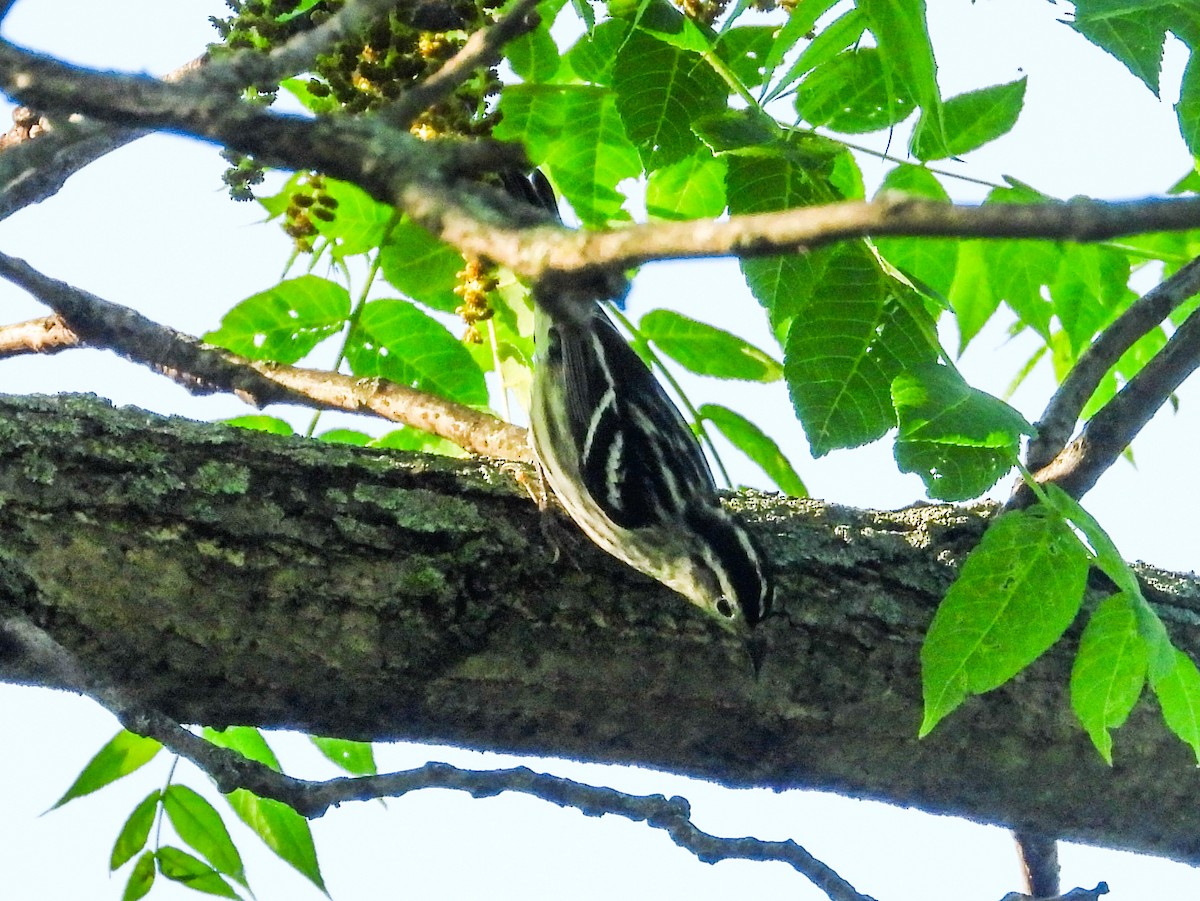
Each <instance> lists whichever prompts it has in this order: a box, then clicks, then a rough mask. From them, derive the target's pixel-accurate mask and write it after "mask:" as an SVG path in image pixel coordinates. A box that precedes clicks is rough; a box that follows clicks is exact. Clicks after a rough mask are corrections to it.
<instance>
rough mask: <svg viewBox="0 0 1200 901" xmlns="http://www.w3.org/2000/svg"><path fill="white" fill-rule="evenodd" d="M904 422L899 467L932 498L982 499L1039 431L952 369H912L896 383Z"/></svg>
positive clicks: (899, 440)
mask: <svg viewBox="0 0 1200 901" xmlns="http://www.w3.org/2000/svg"><path fill="white" fill-rule="evenodd" d="M892 401H893V403H894V404H895V406H896V413H897V414H898V416H899V420H900V434H899V436H898V437H897V439H896V463H897V465H898V466H899V468H900V471H901V472H915V473H917V474H918V475H919V476H920V477H921V480H922V481H923V482H924V483H925V489H926V490H927V491H928V492H929V495H930V497H934V498H937V499H939V500H955V501H960V500H967V499H969V498H973V497H978V496H979V495H981V494H983V492H985V491H987V489H989V488H991V487H992V486H993V485H994V484H996V482H997V480H999V479H1000V477H1001V476H1003V475H1004V474H1005V473H1007V472H1009V471H1010V470H1011V469H1012V468H1013V466H1014V465H1015V464H1016V461H1017V452H1018V451H1019V450H1020V446H1021V436H1022V435H1032V434H1033V433H1034V428H1033V426H1031V425H1030V424H1029V423H1028V422H1027V421H1026V420H1025V417H1023V416H1022V415H1021V414H1020V413H1018V412H1017V411H1016V410H1014V409H1013V408H1012V407H1010V406H1009V405H1008V404H1006V403H1004V402H1003V401H1002V400H999V399H997V398H995V397H992V396H991V395H990V394H985V393H984V392H982V391H978V390H976V389H974V388H972V387H971V386H970V385H968V384H967V383H966V382H965V381H963V379H962V376H960V375H959V374H958V373H957V372H956V371H955V370H953V369H951V368H950V367H949V366H939V365H935V364H931V365H927V366H920V367H913V368H911V369H909V370H908V371H906V372H903V373H901V374H900V375H898V376H896V379H895V381H893V382H892Z"/></svg>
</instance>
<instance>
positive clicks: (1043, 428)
mask: <svg viewBox="0 0 1200 901" xmlns="http://www.w3.org/2000/svg"><path fill="white" fill-rule="evenodd" d="M1197 292H1200V259H1195V260H1192V261H1191V262H1190V263H1188V264H1187V265H1186V266H1184V267H1182V268H1181V269H1180V270H1179V271H1178V272H1176V273H1175V274H1174V275H1172V276H1171V277H1170V278H1168V279H1167V280H1166V281H1164V282H1163V283H1162V284H1160V285H1157V286H1156V287H1154V288H1152V289H1151V290H1150V291H1147V292H1146V294H1145V295H1144V296H1142V297H1141V298H1139V299H1138V300H1137V301H1135V302H1134V303H1133V304H1131V305H1130V306H1129V308H1128V309H1127V310H1126V311H1125V312H1124V313H1122V314H1121V315H1120V316H1118V317H1117V318H1116V319H1115V320H1114V321H1113V322H1112V323H1111V324H1110V325H1109V326H1107V327H1106V328H1105V329H1104V330H1103V331H1102V332H1101V333H1100V334H1099V335H1098V336H1097V337H1096V340H1095V341H1093V342H1092V345H1091V346H1090V347H1089V348H1088V349H1087V350H1085V351H1084V352H1083V353H1082V354H1081V355H1080V357H1079V360H1078V362H1077V363H1076V364H1075V367H1074V368H1073V369H1072V370H1071V371H1070V372H1069V373H1068V374H1067V377H1066V378H1065V379H1063V382H1062V384H1061V385H1060V386H1059V388H1058V390H1057V391H1056V392H1055V393H1054V397H1052V398H1051V399H1050V403H1049V404H1047V406H1046V411H1045V413H1043V414H1042V418H1041V419H1040V420H1038V424H1037V429H1038V436H1037V438H1035V439H1034V440H1033V441H1031V442H1030V444H1029V450H1028V452H1027V454H1026V465H1027V466H1028V467H1029V468H1030V469H1031V470H1033V471H1034V472H1037V471H1038V470H1039V469H1041V468H1043V467H1044V466H1047V465H1049V463H1050V462H1051V461H1052V460H1053V459H1054V458H1055V457H1056V456H1057V455H1058V454H1059V452H1060V451H1062V450H1063V448H1064V447H1065V446H1066V444H1067V441H1068V439H1069V438H1070V437H1071V433H1072V432H1073V431H1074V430H1075V423H1076V422H1078V421H1079V416H1080V414H1081V413H1082V412H1083V408H1084V405H1085V404H1086V403H1087V402H1088V400H1089V399H1090V398H1091V396H1092V394H1093V393H1095V391H1096V388H1097V386H1098V385H1099V384H1100V381H1101V379H1103V378H1104V375H1105V373H1107V372H1108V371H1109V370H1110V369H1111V368H1112V367H1113V366H1115V365H1116V363H1117V361H1118V360H1119V359H1120V358H1121V356H1122V354H1124V353H1125V352H1126V351H1127V350H1129V348H1131V347H1132V346H1133V345H1134V344H1135V343H1136V342H1137V341H1138V340H1139V339H1140V338H1142V336H1144V335H1145V334H1147V333H1148V332H1150V331H1151V330H1152V329H1154V328H1157V327H1158V326H1159V325H1160V324H1161V323H1162V321H1163V320H1164V319H1165V318H1166V317H1167V316H1168V315H1170V313H1171V311H1172V310H1174V309H1176V308H1177V307H1179V306H1180V305H1182V304H1183V303H1184V302H1185V301H1187V300H1188V299H1189V298H1191V297H1193V296H1195V295H1196V293H1197Z"/></svg>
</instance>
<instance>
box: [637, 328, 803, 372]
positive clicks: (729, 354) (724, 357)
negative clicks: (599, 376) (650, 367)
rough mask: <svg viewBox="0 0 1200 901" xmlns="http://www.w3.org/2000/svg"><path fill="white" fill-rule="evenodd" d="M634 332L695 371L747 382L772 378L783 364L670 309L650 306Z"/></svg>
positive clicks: (722, 331)
mask: <svg viewBox="0 0 1200 901" xmlns="http://www.w3.org/2000/svg"><path fill="white" fill-rule="evenodd" d="M638 332H640V333H641V335H642V337H643V338H646V339H647V340H649V341H653V342H654V344H655V345H656V346H657V347H658V349H659V350H660V351H662V352H663V353H664V354H666V355H667V356H668V357H670V358H671V359H672V360H674V361H675V362H676V363H678V364H679V365H681V366H683V367H684V368H686V369H689V370H691V371H692V372H695V373H697V374H698V375H711V376H714V377H715V378H720V379H740V380H743V381H751V382H774V381H778V380H779V379H780V378H782V377H783V366H782V365H781V364H780V363H779V362H777V361H776V360H775V359H774V358H773V357H772V356H771V355H770V354H768V353H767V352H766V351H763V350H759V349H758V348H757V347H755V346H754V345H753V344H750V343H749V342H748V341H744V340H743V339H741V338H739V337H738V336H737V335H733V334H730V333H729V332H727V331H725V330H724V329H719V328H716V327H715V326H712V325H709V324H708V323H706V322H699V321H697V320H695V319H691V318H690V317H688V316H684V315H683V314H682V313H676V312H675V311H674V310H651V311H650V312H649V313H647V314H646V315H645V316H643V317H642V321H641V322H640V323H638Z"/></svg>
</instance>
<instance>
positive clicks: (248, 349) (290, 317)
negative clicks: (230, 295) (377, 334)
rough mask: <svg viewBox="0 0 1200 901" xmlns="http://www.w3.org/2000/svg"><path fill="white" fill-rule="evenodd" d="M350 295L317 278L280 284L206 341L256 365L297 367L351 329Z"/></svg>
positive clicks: (239, 309)
mask: <svg viewBox="0 0 1200 901" xmlns="http://www.w3.org/2000/svg"><path fill="white" fill-rule="evenodd" d="M349 315H350V295H349V293H347V291H346V289H345V288H343V287H342V286H341V285H338V284H335V283H334V282H331V281H329V280H327V279H323V278H319V277H317V276H315V275H302V276H300V277H299V278H293V279H288V280H287V281H283V282H280V283H279V284H278V285H275V286H274V287H273V288H268V289H267V290H266V291H263V292H262V293H260V294H255V295H253V296H251V297H247V298H246V299H245V300H243V301H242V302H241V303H239V304H237V305H236V306H235V307H234V308H233V309H232V310H230V311H229V312H228V313H226V314H225V316H224V318H223V319H222V320H221V327H220V328H219V329H217V330H216V331H213V332H209V333H208V334H206V335H205V336H204V340H205V341H207V342H209V343H210V344H217V345H219V346H221V347H224V348H226V349H228V350H231V351H233V352H234V353H235V354H241V355H242V356H243V357H249V358H250V359H252V360H273V361H275V362H277V363H295V362H296V361H297V360H299V359H301V358H302V357H304V356H305V355H307V354H308V352H309V351H311V350H312V349H313V348H314V347H316V346H317V345H318V344H319V343H321V342H322V341H324V340H325V339H326V338H328V337H329V336H331V335H335V334H337V332H338V331H339V330H340V329H341V328H342V326H344V325H345V324H346V319H347V317H349Z"/></svg>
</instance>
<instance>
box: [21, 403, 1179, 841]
mask: <svg viewBox="0 0 1200 901" xmlns="http://www.w3.org/2000/svg"><path fill="white" fill-rule="evenodd" d="M0 457H3V459H4V460H5V467H4V469H3V473H2V478H0V497H2V498H3V500H4V503H3V504H0V616H9V615H23V616H24V617H26V618H27V619H28V620H29V621H31V622H33V623H35V624H37V625H38V626H39V627H41V628H43V629H45V630H46V631H48V632H49V633H50V634H51V635H52V636H53V637H54V639H55V641H57V642H58V643H59V644H61V645H63V646H64V647H66V648H68V649H69V650H70V651H71V653H73V654H75V655H76V656H77V657H78V658H79V659H80V660H81V661H82V665H83V666H85V667H86V668H87V670H88V672H91V673H95V674H97V677H98V678H103V679H105V680H107V681H108V682H109V683H110V684H113V685H117V686H122V687H124V688H125V689H126V690H128V691H130V692H131V693H132V694H133V695H134V696H135V697H136V698H137V699H138V700H139V701H140V702H142V703H144V704H146V705H148V706H150V707H151V708H153V709H156V710H161V711H162V712H163V713H164V714H165V715H167V716H169V717H171V718H172V719H173V720H175V721H176V722H187V723H197V722H200V723H208V724H210V725H213V726H218V727H219V726H223V725H229V724H233V723H241V724H252V725H258V726H263V727H266V728H294V729H301V730H303V731H308V732H313V733H316V734H320V735H335V736H343V737H346V738H359V739H368V738H369V739H380V740H384V739H392V738H404V739H407V740H415V741H434V742H442V743H453V744H465V745H469V746H472V747H477V748H491V749H495V750H502V751H508V752H521V753H529V754H535V755H543V756H567V757H577V758H581V759H589V760H599V761H605V762H610V763H638V764H641V765H643V766H651V767H659V768H663V769H669V770H672V771H674V772H680V773H685V774H690V775H696V776H700V777H703V778H708V779H715V780H718V781H721V782H724V783H726V784H732V785H755V786H760V787H773V788H778V789H783V788H798V787H809V788H822V789H826V790H832V791H838V792H840V793H843V794H848V795H852V796H858V797H871V798H876V799H882V800H891V801H893V802H896V803H901V804H905V805H909V806H919V807H921V808H923V809H926V810H931V811H935V812H941V813H954V814H958V815H962V816H968V817H970V818H973V819H977V820H985V821H989V822H994V823H999V824H1003V825H1008V826H1015V825H1020V826H1022V827H1023V828H1026V829H1031V830H1036V831H1043V832H1055V833H1057V834H1060V835H1061V836H1062V837H1063V838H1064V839H1066V840H1074V841H1089V842H1093V843H1100V844H1109V845H1116V846H1119V847H1126V848H1131V849H1136V850H1141V851H1145V852H1150V853H1159V854H1165V855H1167V856H1171V857H1175V858H1177V859H1183V860H1189V861H1197V860H1200V807H1197V805H1195V804H1194V803H1192V802H1194V799H1195V796H1196V793H1197V792H1200V774H1198V773H1197V772H1196V770H1195V768H1194V767H1193V766H1192V764H1193V763H1194V760H1193V759H1192V757H1191V754H1190V753H1189V751H1188V749H1187V748H1186V746H1184V745H1183V744H1182V743H1181V742H1179V741H1178V740H1177V739H1176V738H1175V737H1174V736H1172V735H1171V734H1169V732H1168V731H1167V730H1166V729H1165V728H1164V727H1163V725H1162V722H1161V716H1160V715H1159V713H1158V711H1157V710H1156V709H1154V707H1153V704H1152V702H1147V703H1146V704H1143V705H1141V706H1139V708H1138V709H1137V710H1135V711H1134V714H1133V715H1132V716H1131V718H1130V721H1129V722H1128V723H1127V724H1126V725H1125V726H1123V727H1122V729H1121V731H1120V733H1119V734H1118V735H1117V748H1116V755H1115V756H1116V761H1117V762H1116V766H1115V767H1112V768H1110V767H1108V766H1107V765H1105V763H1104V762H1103V761H1102V760H1101V759H1100V757H1099V755H1098V754H1097V753H1096V752H1095V750H1094V749H1093V748H1092V747H1091V745H1090V742H1089V740H1088V738H1087V736H1086V734H1085V733H1084V732H1083V730H1082V729H1081V728H1080V727H1079V726H1078V724H1077V723H1076V722H1075V720H1074V717H1073V715H1072V713H1071V707H1070V703H1069V701H1068V700H1067V697H1066V687H1067V685H1068V682H1069V674H1070V670H1071V661H1072V658H1073V656H1074V647H1073V642H1074V640H1075V639H1074V637H1072V636H1068V638H1067V640H1066V641H1065V642H1064V643H1063V646H1062V647H1060V648H1057V649H1055V650H1053V651H1052V652H1051V653H1050V654H1049V655H1047V656H1046V657H1045V658H1043V659H1042V660H1040V661H1039V662H1038V663H1037V664H1035V665H1034V666H1033V667H1032V668H1030V669H1029V670H1027V671H1025V672H1024V673H1022V675H1021V677H1020V681H1019V684H1016V685H1012V686H1007V687H1005V688H1002V689H998V690H997V691H995V692H992V693H989V694H988V695H987V696H985V697H983V698H976V699H972V700H971V701H969V702H968V703H967V704H966V705H964V708H963V709H962V710H960V711H957V712H956V713H955V714H954V715H953V716H952V717H949V718H948V719H947V720H946V721H945V722H944V723H942V724H941V725H940V726H939V727H938V729H937V730H936V731H935V732H934V734H933V735H931V736H929V737H927V738H925V739H923V740H919V741H918V740H917V738H916V732H917V725H918V724H919V723H920V719H921V689H920V684H921V683H920V677H919V671H918V660H919V653H920V647H921V642H922V639H923V636H924V634H925V631H926V629H927V627H928V624H929V619H930V617H931V616H932V613H933V611H934V609H935V608H936V606H937V603H938V601H939V600H940V598H941V597H942V596H943V594H944V592H945V590H946V587H947V585H948V584H949V582H950V580H951V578H952V577H953V574H954V562H955V561H958V560H961V559H962V558H963V556H964V555H965V554H966V553H967V552H968V551H969V550H970V549H971V548H972V547H974V546H975V544H976V543H977V541H978V539H979V536H980V534H981V533H982V531H983V528H984V526H985V524H986V522H987V520H988V516H987V513H988V511H987V510H986V509H983V510H962V509H956V508H952V507H932V506H922V507H918V508H914V509H912V510H905V511H897V512H894V513H872V512H862V511H851V510H846V509H843V508H838V507H834V506H831V505H825V504H820V503H817V502H813V501H802V500H794V499H780V498H765V497H758V496H754V495H750V496H741V497H739V498H738V499H737V502H736V504H737V509H739V510H741V511H742V512H743V514H744V513H745V512H749V513H750V516H749V520H750V522H749V525H750V527H751V528H752V530H753V531H754V532H755V534H756V535H757V536H758V538H759V539H760V540H761V541H762V542H763V544H764V545H765V546H766V550H767V552H768V553H769V555H770V558H771V559H772V561H774V564H775V567H776V569H777V583H778V586H779V590H778V594H777V598H778V604H779V607H780V613H779V615H778V616H777V617H773V618H771V619H769V620H768V621H767V622H765V623H764V624H763V625H762V626H761V627H760V630H759V632H760V635H761V640H762V642H763V653H762V666H761V668H760V670H759V672H758V673H757V675H756V674H755V673H754V671H753V669H752V668H751V666H750V665H749V662H748V659H747V657H748V655H747V653H746V649H745V647H744V646H743V645H742V643H741V642H740V641H738V640H737V639H736V638H735V637H733V636H729V635H726V634H725V633H724V632H723V630H722V629H721V628H720V626H719V625H718V624H716V623H714V622H712V621H711V620H709V619H708V618H707V617H705V616H704V615H703V614H702V613H701V612H699V611H698V610H696V609H694V608H693V607H692V606H691V605H689V604H687V603H684V602H683V601H681V600H680V599H679V598H678V597H677V596H675V595H673V594H672V593H671V592H670V591H667V590H666V589H664V588H662V587H661V586H659V585H658V584H657V583H656V582H653V581H652V580H650V579H647V578H645V577H642V576H640V575H639V574H637V573H634V572H632V571H630V570H628V569H626V568H624V567H622V566H621V565H620V564H619V563H617V562H616V561H614V560H612V559H611V558H609V557H608V556H607V555H605V554H603V553H602V552H601V551H599V550H598V549H597V548H595V547H594V546H592V545H591V544H590V542H587V541H585V540H582V539H577V538H576V536H575V535H574V533H573V532H571V531H565V530H564V531H562V532H561V535H560V536H559V540H558V541H557V542H556V543H557V544H559V545H560V547H562V549H563V552H562V553H560V554H559V555H557V556H556V555H555V554H554V553H553V552H552V549H551V547H550V546H548V543H547V541H546V538H545V535H544V528H545V526H546V525H547V521H546V519H545V518H544V517H545V514H539V513H538V511H537V510H536V508H535V505H534V504H532V503H531V502H530V501H529V499H528V497H527V495H526V494H525V492H524V491H523V489H521V488H520V487H518V486H517V485H516V484H515V483H514V482H513V479H512V478H511V476H510V475H508V474H507V473H506V472H505V471H503V470H499V469H496V468H493V467H488V466H487V465H486V464H483V463H480V462H479V461H470V462H467V461H452V460H446V459H444V458H442V459H439V458H433V457H428V456H423V455H413V454H401V453H387V452H383V451H379V450H368V449H360V448H349V447H339V446H330V445H322V444H319V443H316V442H311V441H304V440H301V439H282V438H277V437H275V436H269V435H262V434H258V433H248V432H244V431H242V430H238V429H230V428H226V427H222V426H214V425H201V424H196V423H189V422H186V421H182V420H159V419H157V418H155V417H152V416H149V415H147V414H145V413H142V412H140V411H128V412H121V411H113V410H111V409H109V408H107V407H105V406H104V405H103V404H100V403H98V402H96V401H95V400H94V399H81V398H76V397H62V398H56V399H54V400H47V399H39V398H26V399H21V400H6V401H0ZM1143 575H1144V576H1146V577H1147V578H1148V582H1147V584H1146V588H1145V591H1146V593H1147V597H1148V598H1150V599H1151V601H1152V603H1154V604H1155V605H1156V608H1157V609H1158V611H1159V612H1160V615H1162V617H1163V619H1164V620H1165V621H1166V623H1167V625H1168V628H1169V629H1170V630H1171V637H1172V640H1173V641H1174V642H1175V643H1176V645H1177V646H1179V647H1180V648H1181V649H1183V650H1184V651H1185V652H1187V653H1191V654H1200V631H1198V630H1197V629H1196V627H1195V623H1196V622H1197V621H1198V619H1197V618H1198V616H1200V586H1198V585H1197V584H1196V582H1195V580H1192V579H1189V578H1187V577H1183V576H1175V575H1171V574H1166V573H1155V572H1151V571H1143ZM1095 600H1096V597H1095V596H1093V597H1092V598H1091V599H1090V600H1089V603H1094V602H1095ZM9 663H10V661H9V659H8V658H7V657H6V656H5V655H4V654H3V653H2V649H0V678H6V679H10V680H15V681H30V678H31V677H30V675H29V673H28V672H22V671H21V670H20V669H19V668H17V669H14V668H13V667H12V666H10V665H9ZM34 681H37V682H38V683H39V684H44V685H54V684H55V683H54V681H53V679H52V678H48V677H45V676H42V677H39V678H35V679H34ZM280 686H287V690H286V691H281V690H280ZM1164 772H1169V773H1171V774H1172V777H1171V778H1170V779H1168V780H1164V779H1162V778H1161V775H1162V773H1164ZM1034 779H1036V782H1037V785H1038V791H1037V792H1030V791H1029V790H1028V787H1029V785H1030V783H1031V780H1034ZM1163 809H1170V810H1171V811H1172V816H1171V817H1170V818H1163V817H1161V816H1159V815H1156V814H1157V813H1160V812H1161V810H1163Z"/></svg>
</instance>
